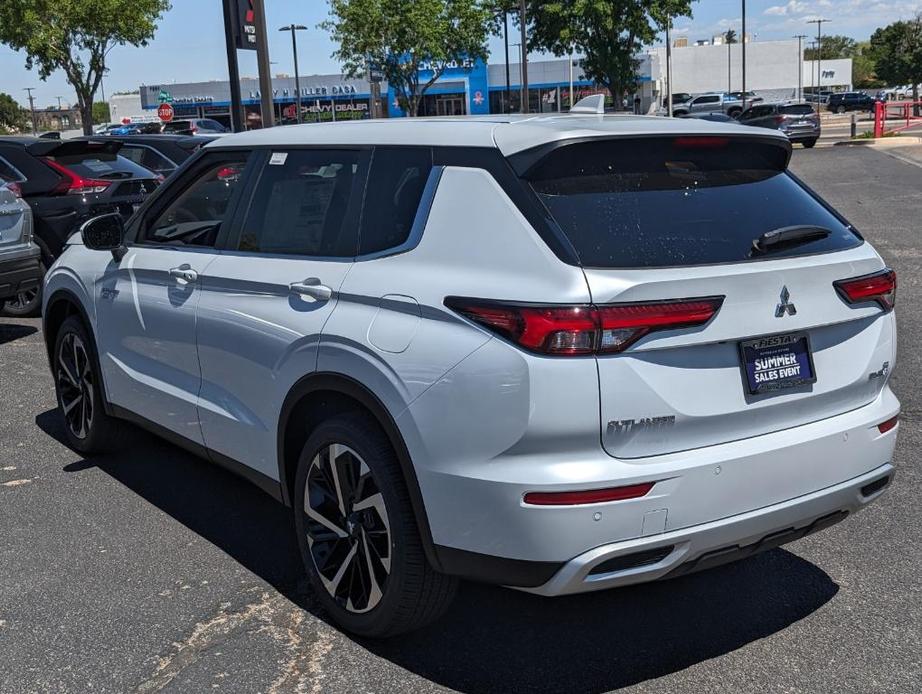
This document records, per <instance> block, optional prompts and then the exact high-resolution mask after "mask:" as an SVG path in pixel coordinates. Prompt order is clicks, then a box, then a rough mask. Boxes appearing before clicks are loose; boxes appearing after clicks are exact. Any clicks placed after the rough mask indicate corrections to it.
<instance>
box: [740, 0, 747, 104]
mask: <svg viewBox="0 0 922 694" xmlns="http://www.w3.org/2000/svg"><path fill="white" fill-rule="evenodd" d="M740 41H742V42H743V46H742V48H743V58H742V60H743V111H745V110H746V0H743V35H742V36H740ZM740 113H742V111H741V112H740Z"/></svg>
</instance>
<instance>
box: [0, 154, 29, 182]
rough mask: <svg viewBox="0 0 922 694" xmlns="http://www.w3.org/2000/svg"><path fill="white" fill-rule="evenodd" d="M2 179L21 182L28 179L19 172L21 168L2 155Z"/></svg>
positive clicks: (0, 174) (0, 165) (0, 177)
mask: <svg viewBox="0 0 922 694" xmlns="http://www.w3.org/2000/svg"><path fill="white" fill-rule="evenodd" d="M0 180H3V181H15V182H17V183H21V182H22V181H25V180H26V177H25V176H23V175H22V174H21V173H20V172H19V169H17V168H16V167H15V166H13V165H12V164H10V163H9V162H8V161H7V160H6V159H4V158H3V157H0Z"/></svg>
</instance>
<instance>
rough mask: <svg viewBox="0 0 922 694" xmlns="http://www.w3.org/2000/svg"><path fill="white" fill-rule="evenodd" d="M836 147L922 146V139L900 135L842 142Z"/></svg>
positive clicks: (836, 144) (837, 143)
mask: <svg viewBox="0 0 922 694" xmlns="http://www.w3.org/2000/svg"><path fill="white" fill-rule="evenodd" d="M834 144H835V146H836V147H881V148H888V147H910V146H912V145H922V137H917V136H915V135H898V136H896V137H882V138H880V139H876V140H875V139H874V138H868V139H864V140H841V141H840V142H836V143H834Z"/></svg>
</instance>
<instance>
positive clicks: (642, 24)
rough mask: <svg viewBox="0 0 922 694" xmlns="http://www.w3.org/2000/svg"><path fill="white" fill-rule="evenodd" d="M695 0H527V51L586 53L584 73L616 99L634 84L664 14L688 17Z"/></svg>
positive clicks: (661, 26)
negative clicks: (640, 57)
mask: <svg viewBox="0 0 922 694" xmlns="http://www.w3.org/2000/svg"><path fill="white" fill-rule="evenodd" d="M692 2H693V0H556V1H555V2H548V0H529V2H528V10H527V11H528V20H529V23H530V24H531V38H530V39H529V42H528V47H529V49H532V50H546V51H550V52H551V53H553V54H554V55H557V56H562V55H566V54H568V53H569V52H570V51H573V50H575V51H579V52H581V53H583V54H584V55H585V59H584V60H583V66H582V70H583V74H584V75H585V76H586V77H587V78H588V79H591V80H594V81H595V82H597V83H598V84H601V85H602V86H603V87H605V88H606V89H608V91H609V93H610V94H611V95H612V98H613V99H614V100H615V103H621V100H622V98H623V97H624V95H625V94H627V93H630V92H633V91H634V90H635V89H636V88H637V70H638V60H637V59H636V58H635V56H636V55H637V54H638V53H639V52H640V50H641V48H642V47H643V46H644V44H650V43H652V42H653V41H654V40H655V39H656V35H657V34H658V33H659V32H661V31H663V30H664V29H665V28H666V25H667V22H668V18H675V17H690V16H691V13H692V12H691V4H692Z"/></svg>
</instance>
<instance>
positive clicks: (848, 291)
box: [833, 268, 896, 311]
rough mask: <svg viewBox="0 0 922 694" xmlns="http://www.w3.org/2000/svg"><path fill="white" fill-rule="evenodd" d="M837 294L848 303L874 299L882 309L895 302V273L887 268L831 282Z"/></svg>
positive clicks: (891, 308)
mask: <svg viewBox="0 0 922 694" xmlns="http://www.w3.org/2000/svg"><path fill="white" fill-rule="evenodd" d="M833 286H834V287H835V288H836V291H837V292H839V296H841V297H842V299H844V300H845V302H846V303H849V304H861V303H864V302H867V301H875V302H877V304H878V305H879V306H880V307H881V308H882V309H883V310H884V311H892V310H893V306H894V305H895V304H896V273H895V272H894V271H893V270H891V269H890V268H887V269H885V270H881V271H880V272H875V273H872V274H870V275H862V276H861V277H853V278H852V279H847V280H839V281H837V282H833Z"/></svg>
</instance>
